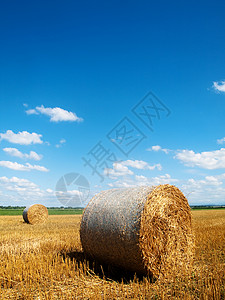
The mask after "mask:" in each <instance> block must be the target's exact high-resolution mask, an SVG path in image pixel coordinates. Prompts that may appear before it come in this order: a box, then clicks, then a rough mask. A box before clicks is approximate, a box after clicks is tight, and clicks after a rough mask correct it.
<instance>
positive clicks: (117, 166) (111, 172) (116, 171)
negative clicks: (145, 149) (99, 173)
mask: <svg viewBox="0 0 225 300" xmlns="http://www.w3.org/2000/svg"><path fill="white" fill-rule="evenodd" d="M104 174H105V175H106V176H109V177H110V178H112V179H115V178H116V177H120V176H127V175H133V174H134V173H133V172H132V171H131V170H129V169H128V167H127V166H124V165H123V164H122V163H119V162H115V163H113V169H110V168H105V170H104Z"/></svg>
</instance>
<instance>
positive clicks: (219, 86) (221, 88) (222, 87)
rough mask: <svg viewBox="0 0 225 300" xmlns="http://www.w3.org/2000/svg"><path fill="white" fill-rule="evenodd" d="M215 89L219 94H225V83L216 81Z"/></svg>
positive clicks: (214, 83)
mask: <svg viewBox="0 0 225 300" xmlns="http://www.w3.org/2000/svg"><path fill="white" fill-rule="evenodd" d="M213 88H214V89H215V90H216V91H218V92H225V81H214V82H213Z"/></svg>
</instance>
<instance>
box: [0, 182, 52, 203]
mask: <svg viewBox="0 0 225 300" xmlns="http://www.w3.org/2000/svg"><path fill="white" fill-rule="evenodd" d="M0 189H1V192H0V201H1V203H2V205H24V206H26V205H30V204H34V203H43V204H44V205H46V203H47V202H48V203H49V204H51V203H53V204H54V202H53V201H55V195H54V191H53V190H51V189H47V190H42V189H41V188H40V187H39V186H38V185H37V184H35V183H34V182H32V181H29V180H27V179H24V178H18V177H12V178H8V177H6V176H3V177H0ZM9 200H10V202H9ZM49 206H51V205H49ZM54 206H55V205H54Z"/></svg>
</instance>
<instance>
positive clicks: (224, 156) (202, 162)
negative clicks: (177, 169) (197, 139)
mask: <svg viewBox="0 0 225 300" xmlns="http://www.w3.org/2000/svg"><path fill="white" fill-rule="evenodd" d="M175 158H176V159H178V160H180V161H181V162H182V163H184V164H185V165H186V166H190V167H200V168H203V169H208V170H214V169H222V168H225V149H224V148H221V149H220V150H215V151H208V152H200V153H195V152H194V151H193V150H181V151H179V152H178V153H177V154H176V155H175Z"/></svg>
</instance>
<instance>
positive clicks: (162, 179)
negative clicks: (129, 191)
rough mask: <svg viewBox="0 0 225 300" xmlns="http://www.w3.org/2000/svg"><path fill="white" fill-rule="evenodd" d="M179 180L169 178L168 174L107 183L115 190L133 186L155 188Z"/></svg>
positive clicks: (141, 176) (140, 176)
mask: <svg viewBox="0 0 225 300" xmlns="http://www.w3.org/2000/svg"><path fill="white" fill-rule="evenodd" d="M178 181H179V180H177V179H174V178H171V176H170V175H169V174H165V175H161V176H158V177H150V178H148V177H146V176H143V175H135V178H134V179H132V178H123V179H122V180H117V181H114V182H110V183H108V186H110V187H115V188H116V187H117V188H120V187H121V188H122V187H124V188H126V187H135V186H146V185H148V186H157V185H159V184H173V183H177V182H178Z"/></svg>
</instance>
